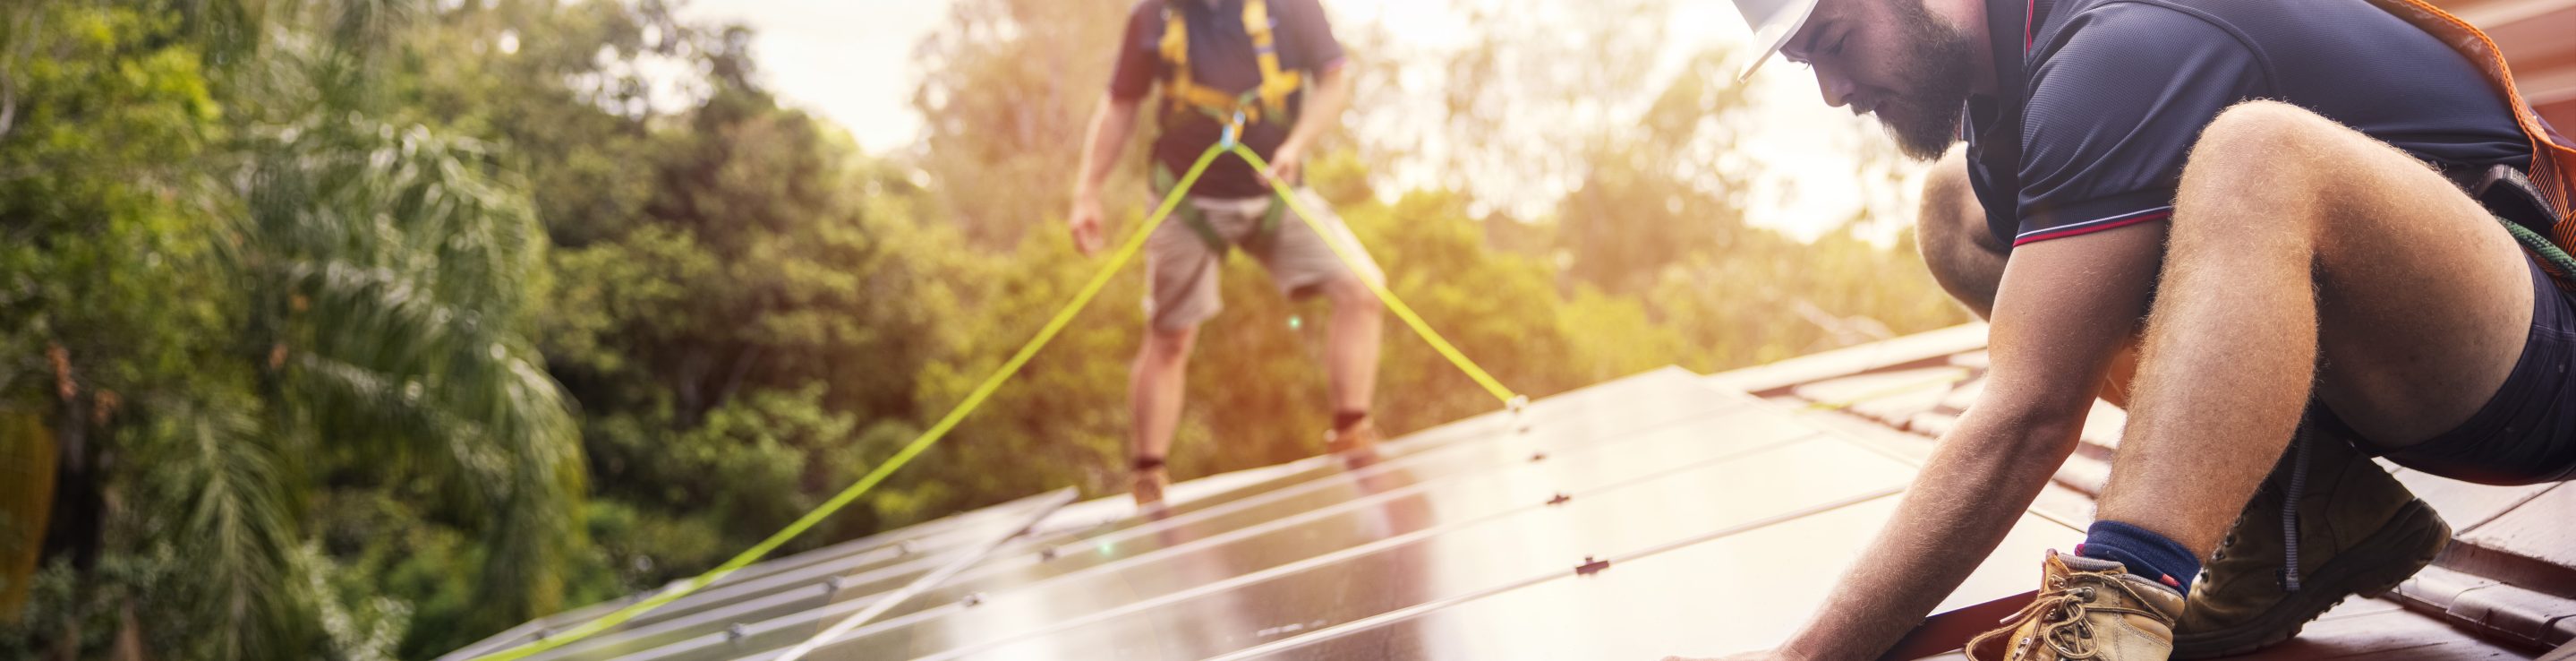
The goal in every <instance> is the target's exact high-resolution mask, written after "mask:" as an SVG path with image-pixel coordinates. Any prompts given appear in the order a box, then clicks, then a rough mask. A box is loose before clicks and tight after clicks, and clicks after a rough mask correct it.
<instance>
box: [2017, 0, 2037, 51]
mask: <svg viewBox="0 0 2576 661" xmlns="http://www.w3.org/2000/svg"><path fill="white" fill-rule="evenodd" d="M2037 20H2039V0H2030V4H2029V5H2028V8H2027V9H2023V10H2022V12H2021V52H2022V54H2024V55H2028V54H2030V44H2031V40H2030V24H2031V23H2032V22H2033V21H2037Z"/></svg>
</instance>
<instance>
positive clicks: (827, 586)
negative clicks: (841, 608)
mask: <svg viewBox="0 0 2576 661" xmlns="http://www.w3.org/2000/svg"><path fill="white" fill-rule="evenodd" d="M840 591H841V577H840V575H838V574H835V575H831V576H825V577H823V594H834V593H837V592H840Z"/></svg>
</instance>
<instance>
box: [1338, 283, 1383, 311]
mask: <svg viewBox="0 0 2576 661" xmlns="http://www.w3.org/2000/svg"><path fill="white" fill-rule="evenodd" d="M1324 298H1325V300H1328V301H1330V302H1332V304H1333V314H1337V315H1339V314H1365V315H1371V316H1375V315H1380V314H1384V313H1385V312H1386V306H1385V305H1384V304H1381V303H1379V302H1378V300H1377V293H1376V292H1372V291H1369V286H1368V283H1366V282H1361V281H1360V279H1359V278H1341V279H1338V280H1334V281H1332V282H1328V283H1324Z"/></svg>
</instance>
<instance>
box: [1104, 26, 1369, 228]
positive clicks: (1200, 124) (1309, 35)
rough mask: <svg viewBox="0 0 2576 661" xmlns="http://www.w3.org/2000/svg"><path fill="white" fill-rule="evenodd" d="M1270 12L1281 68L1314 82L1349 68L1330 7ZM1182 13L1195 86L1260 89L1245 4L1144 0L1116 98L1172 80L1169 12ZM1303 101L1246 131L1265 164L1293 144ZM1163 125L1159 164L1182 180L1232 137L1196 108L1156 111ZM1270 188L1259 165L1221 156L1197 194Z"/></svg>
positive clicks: (1121, 59) (1122, 52) (1123, 43)
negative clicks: (1327, 15) (1166, 41)
mask: <svg viewBox="0 0 2576 661" xmlns="http://www.w3.org/2000/svg"><path fill="white" fill-rule="evenodd" d="M1267 2H1268V9H1269V11H1270V23H1271V29H1270V37H1271V41H1272V46H1273V47H1274V48H1276V49H1277V50H1278V52H1279V68H1280V69H1282V70H1289V71H1304V72H1306V74H1305V75H1307V76H1310V77H1311V76H1313V75H1315V74H1316V73H1317V72H1321V71H1324V70H1326V69H1329V68H1331V67H1333V66H1335V65H1338V64H1340V63H1341V61H1342V44H1341V42H1340V41H1336V40H1334V39H1333V26H1332V25H1331V24H1330V23H1327V22H1326V21H1325V20H1324V8H1323V7H1321V6H1319V5H1317V4H1316V0H1267ZM1166 7H1169V8H1170V10H1171V11H1175V12H1179V13H1180V15H1181V20H1182V21H1183V22H1184V23H1185V24H1187V25H1188V26H1189V28H1188V29H1189V42H1190V79H1191V80H1192V81H1193V82H1196V83H1197V84H1199V85H1201V86H1204V87H1207V88H1210V89H1215V90H1218V91H1223V92H1228V93H1232V94H1242V93H1244V92H1249V91H1252V90H1253V89H1256V88H1259V87H1260V86H1261V64H1260V60H1259V59H1257V57H1256V55H1255V54H1254V53H1253V48H1252V35H1251V33H1249V32H1246V31H1244V29H1243V0H1212V1H1211V0H1141V1H1140V2H1137V3H1136V8H1135V9H1133V10H1131V11H1129V12H1128V15H1127V35H1126V37H1125V38H1123V39H1121V40H1120V41H1119V42H1118V65H1117V68H1116V69H1115V71H1114V72H1113V73H1112V74H1111V75H1110V78H1109V95H1110V96H1111V97H1113V98H1116V99H1118V100H1121V101H1135V100H1139V99H1143V98H1145V94H1146V92H1149V91H1151V90H1153V88H1154V85H1155V83H1156V82H1158V81H1162V80H1164V79H1166V78H1167V77H1168V75H1169V73H1170V67H1171V63H1169V62H1164V61H1163V28H1164V23H1165V18H1164V13H1163V12H1164V9H1165V8H1166ZM1304 97H1305V95H1304V94H1295V95H1290V96H1289V98H1288V107H1289V108H1290V112H1291V114H1292V117H1280V118H1270V117H1264V118H1262V119H1263V121H1261V122H1260V123H1257V124H1251V125H1249V126H1245V127H1244V130H1243V135H1242V136H1241V137H1240V139H1241V140H1242V142H1243V144H1244V145H1245V146H1247V147H1251V148H1252V151H1253V152H1254V153H1258V154H1261V157H1262V158H1265V159H1266V158H1269V157H1270V156H1271V154H1273V153H1275V152H1276V150H1277V149H1278V148H1279V143H1280V142H1281V141H1284V140H1287V139H1288V130H1289V128H1290V127H1291V126H1292V124H1291V122H1293V121H1295V120H1294V117H1293V114H1294V113H1295V112H1296V109H1297V108H1298V107H1299V106H1302V105H1304V103H1305V98H1304ZM1155 105H1156V106H1157V107H1156V111H1157V113H1158V116H1159V117H1160V118H1161V119H1160V123H1161V125H1162V129H1163V132H1162V135H1161V137H1159V138H1156V139H1155V140H1154V159H1155V160H1156V161H1157V162H1159V163H1160V164H1162V166H1163V167H1167V168H1171V170H1172V176H1174V177H1179V176H1181V174H1182V173H1183V172H1187V171H1188V170H1189V167H1190V164H1191V163H1194V162H1196V161H1198V157H1199V154H1200V153H1201V152H1205V151H1207V148H1208V145H1213V144H1216V142H1217V140H1219V139H1221V138H1222V137H1223V135H1224V133H1225V125H1224V124H1222V123H1220V122H1218V121H1216V118H1213V117H1209V116H1208V115H1207V113H1205V112H1201V111H1199V110H1198V109H1196V108H1190V109H1183V110H1177V111H1175V110H1172V109H1170V106H1169V105H1167V104H1164V103H1160V102H1157V103H1156V104H1155ZM1269 193H1270V189H1269V187H1267V186H1264V185H1262V183H1261V180H1260V178H1258V177H1255V176H1254V175H1253V172H1252V166H1251V165H1249V164H1247V163H1245V162H1244V160H1243V159H1240V158H1235V157H1232V156H1220V157H1218V158H1217V160H1216V163H1215V164H1212V165H1209V166H1208V171H1207V173H1206V174H1204V175H1200V177H1199V182H1198V184H1197V185H1196V186H1193V187H1191V188H1190V194H1191V195H1200V196H1207V197H1260V196H1263V195H1268V194H1269Z"/></svg>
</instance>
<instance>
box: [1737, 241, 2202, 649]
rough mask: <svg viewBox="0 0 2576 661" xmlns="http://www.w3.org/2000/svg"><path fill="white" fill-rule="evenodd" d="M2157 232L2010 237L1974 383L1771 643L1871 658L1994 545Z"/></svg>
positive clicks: (2053, 440)
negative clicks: (1868, 535)
mask: <svg viewBox="0 0 2576 661" xmlns="http://www.w3.org/2000/svg"><path fill="white" fill-rule="evenodd" d="M2164 236H2165V225H2164V223H2145V224H2140V225H2132V226H2128V227H2122V228H2117V229H2111V230H2105V231H2101V232H2096V233H2093V234H2087V235H2082V236H2075V237H2067V238H2062V239H2055V240H2050V241H2041V242H2037V243H2032V244H2029V245H2025V246H2021V247H2020V248H2019V249H2017V250H2015V252H2014V254H2013V256H2012V260H2011V261H2010V262H2009V263H2008V264H2007V265H2006V267H2005V269H2004V277H2003V282H2002V284H2001V286H2000V291H1998V292H1997V294H1996V297H1995V299H1996V300H1995V308H1994V319H1993V327H1992V329H1991V330H1990V331H1989V333H1990V335H1989V338H1988V346H1989V349H1990V354H1991V358H1992V365H1993V366H1992V368H1991V369H1990V371H1989V372H1988V374H1987V385H1986V388H1985V391H1984V393H1983V394H1982V395H1981V396H1980V397H1979V400H1978V402H1977V403H1976V405H1975V406H1974V407H1972V408H1971V409H1970V410H1969V411H1968V413H1967V415H1966V417H1965V418H1964V419H1962V420H1961V421H1960V423H1959V426H1958V427H1957V428H1955V429H1953V430H1952V431H1951V432H1950V433H1949V434H1947V435H1945V436H1943V437H1942V438H1941V442H1940V446H1939V447H1938V448H1937V449H1936V450H1934V452H1933V453H1932V457H1931V460H1930V461H1929V462H1928V463H1927V464H1925V465H1924V467H1923V473H1922V474H1921V475H1919V476H1917V477H1916V478H1915V480H1914V484H1913V486H1912V487H1910V488H1908V489H1907V490H1906V493H1905V496H1904V498H1903V499H1902V500H1901V501H1900V502H1899V504H1898V505H1897V513H1896V517H1895V518H1894V519H1893V520H1892V521H1890V522H1889V523H1888V526H1887V528H1886V529H1884V530H1881V531H1880V532H1879V535H1878V537H1877V539H1875V540H1874V541H1872V542H1871V544H1870V546H1869V548H1868V550H1867V552H1866V553H1865V555H1864V556H1863V559H1862V561H1861V562H1862V565H1861V566H1859V567H1856V568H1854V569H1853V570H1852V571H1850V572H1848V573H1846V574H1845V575H1844V576H1843V578H1842V580H1841V581H1840V582H1839V583H1838V584H1836V585H1835V587H1834V591H1833V593H1832V595H1831V596H1829V597H1828V598H1827V599H1826V602H1825V605H1824V608H1823V609H1822V610H1821V611H1819V612H1818V613H1817V614H1816V616H1815V618H1814V619H1813V620H1811V621H1810V622H1809V623H1808V624H1807V626H1806V627H1804V628H1803V629H1802V630H1801V631H1800V632H1798V633H1797V634H1796V635H1795V636H1793V637H1791V638H1790V640H1789V643H1788V645H1787V646H1785V647H1783V648H1782V649H1781V650H1780V651H1781V652H1782V653H1783V654H1782V655H1783V656H1787V657H1791V658H1811V659H1869V658H1874V657H1876V656H1877V655H1878V654H1880V653H1883V652H1884V651H1885V650H1887V649H1888V648H1889V647H1890V646H1893V645H1894V644H1895V643H1896V640H1897V639H1898V638H1899V637H1901V636H1903V635H1904V634H1905V632H1906V631H1907V630H1908V629H1909V628H1911V627H1912V626H1913V625H1914V623H1915V622H1917V621H1920V620H1921V619H1922V617H1923V616H1924V615H1925V614H1926V613H1929V612H1931V610H1932V608H1933V607H1934V606H1936V605H1938V604H1939V603H1940V602H1941V600H1942V599H1943V598H1944V597H1947V596H1949V594H1950V592H1951V591H1952V590H1955V589H1957V588H1958V585H1959V583H1960V582H1961V581H1965V580H1967V576H1968V573H1969V572H1970V571H1972V570H1974V569H1975V568H1976V566H1977V565H1978V563H1980V562H1982V561H1984V560H1985V558H1986V556H1987V555H1988V554H1991V553H1993V552H1994V549H1995V546H1996V545H1998V544H2001V543H2002V542H2003V537H2004V534H2005V533H2007V532H2010V531H2011V529H2012V525H2013V522H2014V521H2015V520H2016V519H2018V518H2019V517H2020V516H2021V513H2022V511H2023V510H2024V509H2027V508H2028V507H2029V506H2030V503H2031V501H2032V500H2033V499H2035V498H2037V497H2038V495H2039V491H2040V489H2041V488H2043V487H2045V486H2046V485H2047V483H2048V480H2049V476H2050V475H2052V474H2053V473H2055V472H2056V470H2057V468H2058V466H2059V465H2060V464H2062V463H2064V462H2065V460H2066V457H2067V455H2069V454H2071V453H2073V452H2074V450H2075V444H2076V442H2077V434H2078V432H2079V431H2080V430H2081V429H2082V427H2083V424H2084V415H2085V413H2086V412H2087V411H2088V410H2090V408H2091V406H2092V400H2093V396H2094V393H2095V391H2096V384H2099V383H2101V381H2102V379H2103V376H2104V374H2105V373H2106V372H2107V371H2108V370H2109V369H2110V364H2111V362H2112V358H2113V356H2114V355H2115V354H2117V353H2119V352H2120V351H2121V350H2122V349H2123V347H2125V346H2126V345H2127V344H2128V343H2129V341H2130V338H2131V337H2133V336H2134V335H2135V334H2136V332H2137V329H2138V327H2139V325H2140V324H2141V323H2143V317H2144V316H2145V314H2146V310H2147V300H2148V294H2149V292H2150V291H2151V289H2152V286H2153V283H2154V282H2155V277H2156V270H2157V268H2158V265H2159V264H2160V263H2161V262H2162V256H2163V253H2164Z"/></svg>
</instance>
